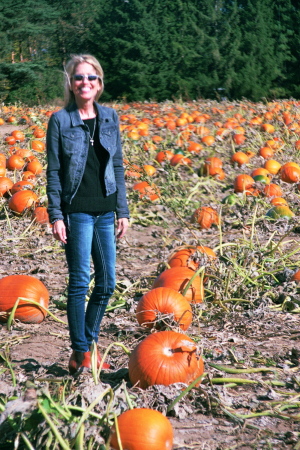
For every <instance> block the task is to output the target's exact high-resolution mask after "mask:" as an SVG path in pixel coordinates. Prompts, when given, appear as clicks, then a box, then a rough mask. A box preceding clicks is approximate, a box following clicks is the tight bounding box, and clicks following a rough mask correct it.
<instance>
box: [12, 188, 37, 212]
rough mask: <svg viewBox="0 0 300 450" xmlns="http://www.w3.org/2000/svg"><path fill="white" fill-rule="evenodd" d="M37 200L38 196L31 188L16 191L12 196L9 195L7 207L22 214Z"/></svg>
mask: <svg viewBox="0 0 300 450" xmlns="http://www.w3.org/2000/svg"><path fill="white" fill-rule="evenodd" d="M37 202H38V196H37V194H36V193H35V192H33V191H31V190H25V191H18V192H16V193H15V194H14V195H13V196H12V197H10V199H9V202H8V207H9V208H10V209H11V210H12V211H14V212H16V213H18V214H22V213H24V212H25V211H26V210H27V209H29V208H30V207H31V206H32V205H35V204H36V203H37Z"/></svg>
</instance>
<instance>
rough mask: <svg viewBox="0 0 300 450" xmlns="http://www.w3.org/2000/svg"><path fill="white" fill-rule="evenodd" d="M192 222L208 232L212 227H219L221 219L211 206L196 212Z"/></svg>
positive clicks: (203, 207)
mask: <svg viewBox="0 0 300 450" xmlns="http://www.w3.org/2000/svg"><path fill="white" fill-rule="evenodd" d="M191 222H192V223H198V224H199V226H200V228H201V230H203V229H205V230H207V229H209V228H210V227H211V226H212V225H219V224H220V217H219V214H218V212H217V211H216V210H215V209H214V208H211V207H210V206H202V207H201V208H197V209H196V210H195V211H194V213H193V215H192V218H191Z"/></svg>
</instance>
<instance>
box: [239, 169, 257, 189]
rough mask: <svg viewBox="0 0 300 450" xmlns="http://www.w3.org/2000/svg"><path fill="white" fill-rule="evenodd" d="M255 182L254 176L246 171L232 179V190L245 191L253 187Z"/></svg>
mask: <svg viewBox="0 0 300 450" xmlns="http://www.w3.org/2000/svg"><path fill="white" fill-rule="evenodd" d="M254 184H255V180H254V178H252V177H251V176H250V175H247V174H246V173H242V174H240V175H237V176H236V177H235V180H234V192H245V191H248V190H249V189H250V188H253V187H254Z"/></svg>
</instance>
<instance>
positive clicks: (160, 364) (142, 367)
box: [128, 331, 204, 389]
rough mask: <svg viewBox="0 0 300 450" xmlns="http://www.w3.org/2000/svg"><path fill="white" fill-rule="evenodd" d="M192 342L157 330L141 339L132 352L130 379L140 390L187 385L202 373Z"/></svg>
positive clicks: (201, 366) (182, 335) (200, 363)
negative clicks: (171, 385) (150, 387)
mask: <svg viewBox="0 0 300 450" xmlns="http://www.w3.org/2000/svg"><path fill="white" fill-rule="evenodd" d="M196 351H197V347H196V344H195V343H194V341H192V339H190V338H189V337H188V336H186V335H185V334H182V333H176V332H175V331H158V332H157V333H152V334H150V335H149V336H147V337H146V338H145V339H143V340H142V341H141V342H140V343H139V344H138V345H137V346H136V347H135V349H134V350H133V351H132V352H131V355H130V358H129V365H128V369H129V378H130V381H131V383H132V384H133V385H138V386H139V387H140V388H142V389H146V388H147V387H148V386H153V385H158V384H162V385H165V386H169V385H170V384H172V383H186V384H190V383H191V382H192V381H194V380H195V379H196V378H198V377H199V376H200V375H202V374H203V372H204V363H203V360H202V358H201V357H200V356H197V354H196Z"/></svg>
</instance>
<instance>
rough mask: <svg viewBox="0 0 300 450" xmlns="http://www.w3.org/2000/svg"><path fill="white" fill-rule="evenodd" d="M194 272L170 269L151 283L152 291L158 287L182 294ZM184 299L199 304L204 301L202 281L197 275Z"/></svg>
mask: <svg viewBox="0 0 300 450" xmlns="http://www.w3.org/2000/svg"><path fill="white" fill-rule="evenodd" d="M194 275H195V272H194V271H193V270H191V269H189V268H188V267H172V268H171V269H167V270H164V271H163V272H162V273H161V274H160V275H159V276H158V277H157V278H156V279H155V280H154V282H153V285H152V289H155V288H158V287H169V288H171V289H174V290H175V291H178V292H180V293H182V292H183V291H184V289H185V287H186V286H187V284H188V283H189V281H190V280H191V278H192V277H194ZM185 298H186V299H187V300H188V301H189V302H190V303H201V302H203V299H204V288H203V281H202V279H201V278H200V276H199V275H197V276H196V277H195V278H194V279H193V281H192V283H191V285H190V286H189V288H188V290H187V292H186V294H185Z"/></svg>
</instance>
